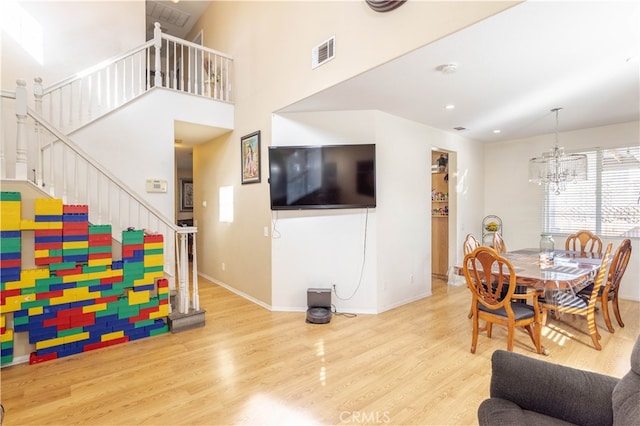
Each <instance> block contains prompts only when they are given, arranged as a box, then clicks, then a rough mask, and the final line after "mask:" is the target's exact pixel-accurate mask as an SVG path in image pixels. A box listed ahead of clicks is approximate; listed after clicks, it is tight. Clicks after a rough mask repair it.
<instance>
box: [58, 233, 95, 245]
mask: <svg viewBox="0 0 640 426" xmlns="http://www.w3.org/2000/svg"><path fill="white" fill-rule="evenodd" d="M74 241H89V236H88V235H86V234H85V235H63V236H62V242H64V243H67V242H74Z"/></svg>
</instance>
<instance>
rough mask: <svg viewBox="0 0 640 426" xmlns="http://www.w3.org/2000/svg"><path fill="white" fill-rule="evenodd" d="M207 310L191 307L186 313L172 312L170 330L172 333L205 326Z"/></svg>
mask: <svg viewBox="0 0 640 426" xmlns="http://www.w3.org/2000/svg"><path fill="white" fill-rule="evenodd" d="M205 312H206V311H205V310H204V309H200V310H195V309H190V310H189V312H188V313H186V314H181V313H179V312H172V313H171V314H170V315H169V330H171V332H172V333H179V332H181V331H186V330H191V329H192V328H198V327H204V325H205V315H204V314H205Z"/></svg>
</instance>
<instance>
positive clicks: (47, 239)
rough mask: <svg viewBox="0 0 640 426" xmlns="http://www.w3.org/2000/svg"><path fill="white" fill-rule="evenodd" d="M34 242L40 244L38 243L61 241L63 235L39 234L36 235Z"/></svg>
mask: <svg viewBox="0 0 640 426" xmlns="http://www.w3.org/2000/svg"><path fill="white" fill-rule="evenodd" d="M34 242H35V243H36V244H38V243H61V242H62V235H42V236H37V235H36V237H35V240H34Z"/></svg>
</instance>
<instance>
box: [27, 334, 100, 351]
mask: <svg viewBox="0 0 640 426" xmlns="http://www.w3.org/2000/svg"><path fill="white" fill-rule="evenodd" d="M87 334H88V333H87ZM63 344H64V337H55V338H53V339H47V340H40V341H39V342H36V349H46V348H50V347H52V346H59V345H63Z"/></svg>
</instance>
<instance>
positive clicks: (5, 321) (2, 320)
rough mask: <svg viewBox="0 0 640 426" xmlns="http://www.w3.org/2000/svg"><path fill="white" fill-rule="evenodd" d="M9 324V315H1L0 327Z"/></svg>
mask: <svg viewBox="0 0 640 426" xmlns="http://www.w3.org/2000/svg"><path fill="white" fill-rule="evenodd" d="M6 326H7V316H6V315H5V314H2V315H0V328H5V327H6Z"/></svg>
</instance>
